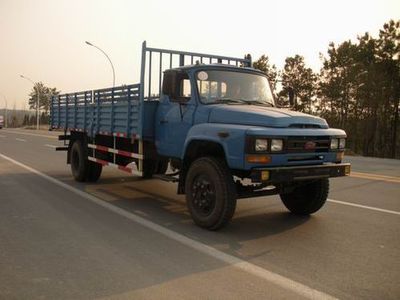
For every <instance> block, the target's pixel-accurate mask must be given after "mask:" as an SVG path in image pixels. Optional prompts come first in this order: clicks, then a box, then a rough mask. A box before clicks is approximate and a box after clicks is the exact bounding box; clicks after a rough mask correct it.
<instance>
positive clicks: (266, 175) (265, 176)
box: [261, 171, 269, 181]
mask: <svg viewBox="0 0 400 300" xmlns="http://www.w3.org/2000/svg"><path fill="white" fill-rule="evenodd" d="M268 179H269V171H261V180H262V181H267V180H268Z"/></svg>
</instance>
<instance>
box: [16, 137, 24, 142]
mask: <svg viewBox="0 0 400 300" xmlns="http://www.w3.org/2000/svg"><path fill="white" fill-rule="evenodd" d="M15 140H17V141H19V142H26V140H24V139H20V138H15Z"/></svg>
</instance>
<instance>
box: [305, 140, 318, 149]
mask: <svg viewBox="0 0 400 300" xmlns="http://www.w3.org/2000/svg"><path fill="white" fill-rule="evenodd" d="M316 145H317V144H316V143H315V142H312V141H308V142H306V143H305V144H304V149H305V150H313V149H315V146H316Z"/></svg>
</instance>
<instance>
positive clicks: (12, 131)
mask: <svg viewBox="0 0 400 300" xmlns="http://www.w3.org/2000/svg"><path fill="white" fill-rule="evenodd" d="M4 132H7V133H15V134H22V135H31V136H41V137H45V138H49V139H58V137H57V136H53V135H45V134H38V133H29V132H18V131H16V130H11V131H6V130H5V131H4Z"/></svg>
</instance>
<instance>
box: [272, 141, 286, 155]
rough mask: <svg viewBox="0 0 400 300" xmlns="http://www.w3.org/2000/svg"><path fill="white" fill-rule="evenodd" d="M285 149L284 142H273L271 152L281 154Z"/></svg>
mask: <svg viewBox="0 0 400 300" xmlns="http://www.w3.org/2000/svg"><path fill="white" fill-rule="evenodd" d="M282 148H283V140H277V139H272V140H271V152H280V151H282Z"/></svg>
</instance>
